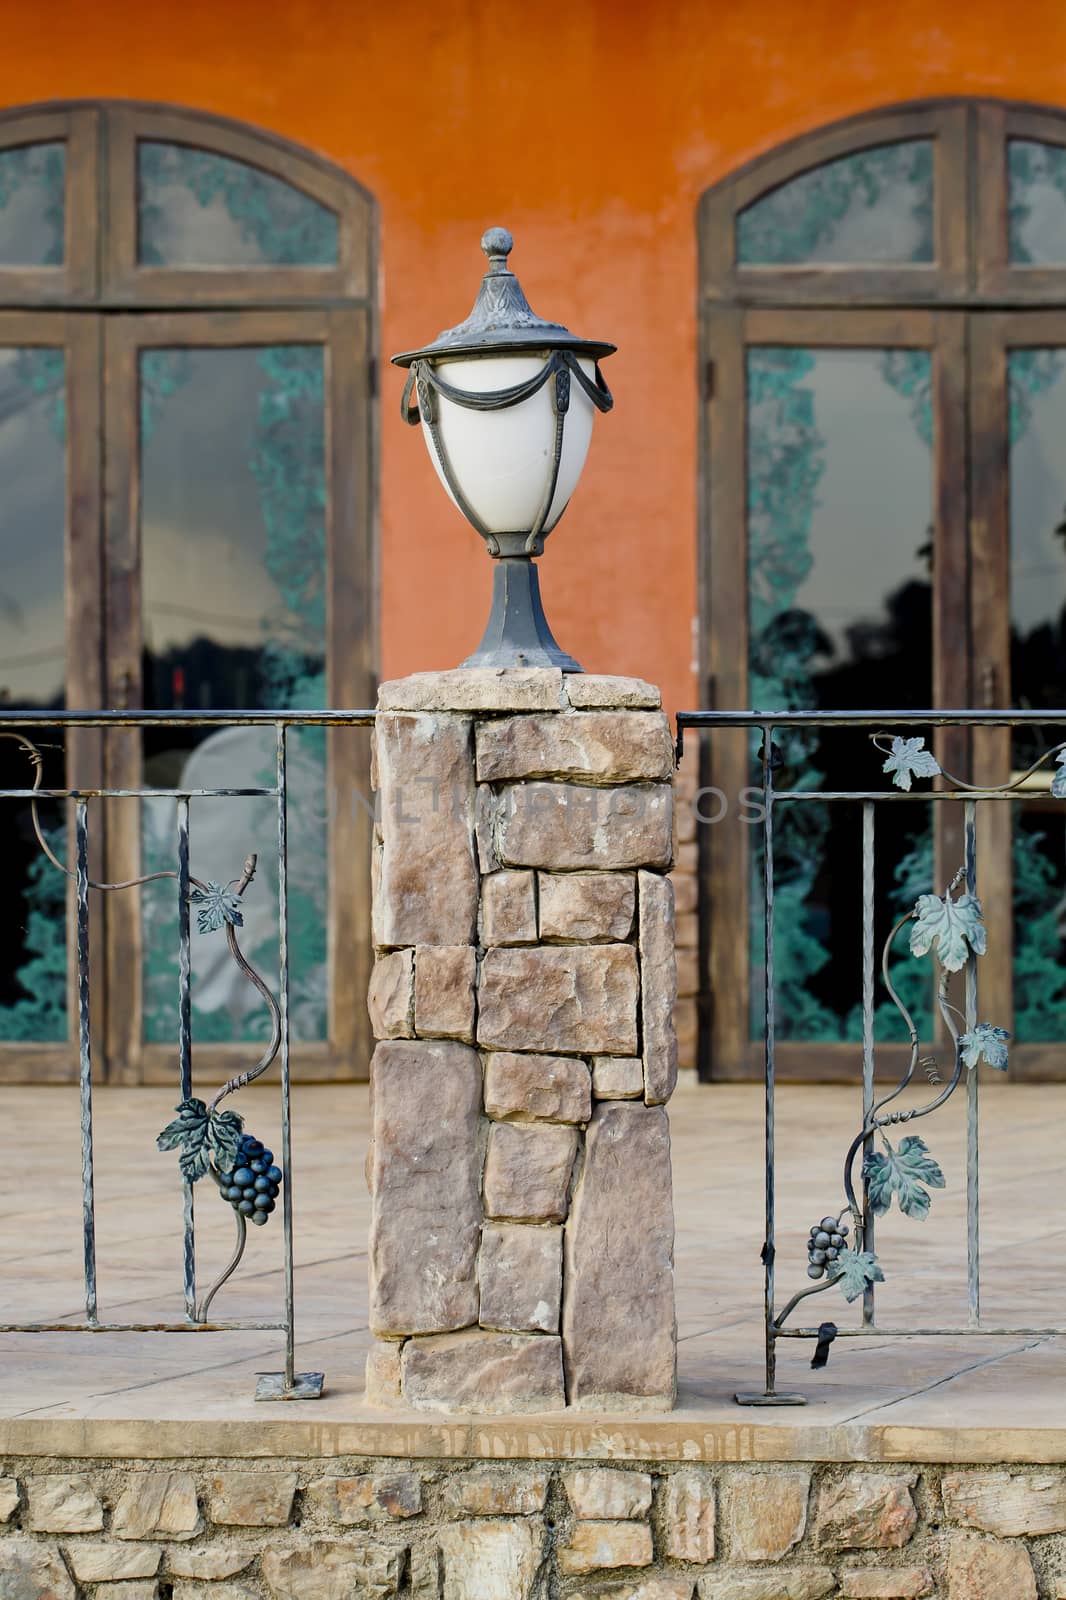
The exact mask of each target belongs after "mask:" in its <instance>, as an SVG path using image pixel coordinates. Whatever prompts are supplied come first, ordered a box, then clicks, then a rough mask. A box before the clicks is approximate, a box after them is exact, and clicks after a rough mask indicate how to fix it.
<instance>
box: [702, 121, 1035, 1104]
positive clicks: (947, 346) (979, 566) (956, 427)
mask: <svg viewBox="0 0 1066 1600" xmlns="http://www.w3.org/2000/svg"><path fill="white" fill-rule="evenodd" d="M923 136H925V137H933V138H935V139H936V141H937V156H936V164H935V168H934V171H935V183H936V190H935V205H936V208H937V209H936V213H935V224H934V226H935V237H936V239H937V257H938V259H937V263H936V266H935V267H934V268H929V267H924V266H920V267H910V266H893V267H877V268H873V267H871V268H866V267H854V266H848V267H834V266H831V265H829V266H821V265H819V266H817V267H815V266H810V267H779V266H767V267H752V266H739V265H737V264H736V262H735V259H734V256H735V240H736V234H735V221H736V217H737V215H738V213H739V212H740V211H741V210H743V209H744V208H745V207H746V206H747V205H749V204H751V203H752V202H753V201H754V200H756V199H758V198H759V197H760V196H761V195H764V194H766V193H769V192H770V191H772V190H773V189H774V188H776V187H778V186H779V185H780V184H781V183H784V182H786V181H788V180H789V179H790V178H793V177H796V176H798V175H800V174H801V173H803V172H806V171H809V170H811V169H812V168H814V167H817V166H820V165H822V164H823V163H825V162H827V161H832V160H835V159H837V158H839V157H840V156H843V155H847V154H849V153H851V152H853V151H856V150H862V149H867V148H870V147H872V146H873V145H876V144H880V143H886V142H899V141H902V140H906V139H912V138H920V137H923ZM1010 138H1025V139H1035V140H1039V141H1041V142H1044V143H1048V144H1053V145H1060V146H1063V147H1066V113H1063V112H1061V111H1056V110H1052V109H1050V108H1045V107H1039V106H1027V105H1019V104H1014V103H1004V102H999V101H990V100H985V99H966V100H948V101H931V102H924V103H920V104H915V105H909V106H900V107H896V108H893V109H892V110H890V111H882V112H874V113H870V114H868V115H866V116H860V117H857V118H854V119H852V120H850V121H848V122H846V123H841V124H838V125H836V126H833V127H830V128H828V129H825V130H822V131H821V132H818V133H815V134H813V135H809V136H806V137H803V138H800V139H798V140H795V141H793V142H792V143H790V144H788V145H786V146H784V147H782V148H781V149H780V150H777V151H774V152H773V153H772V154H771V155H770V156H768V157H763V158H760V159H758V160H756V161H754V162H752V163H751V164H750V165H749V166H748V167H746V168H744V169H743V170H742V171H741V172H739V173H737V174H735V175H733V176H732V177H731V178H729V179H728V180H725V181H724V182H722V183H720V184H718V185H716V186H715V187H714V188H713V189H711V190H709V191H708V192H707V193H706V194H705V195H704V196H703V199H702V201H701V204H700V211H699V246H700V269H699V274H700V275H699V297H700V308H701V317H700V367H699V370H700V374H701V384H702V391H703V403H702V408H701V411H702V415H701V430H700V483H699V523H700V536H699V572H698V586H699V593H700V623H701V626H700V685H701V691H700V700H701V704H703V705H704V706H707V707H710V708H717V709H729V708H732V707H739V706H742V705H745V704H746V702H747V608H746V606H737V605H736V603H735V597H736V596H737V595H746V594H747V592H748V577H747V530H746V482H745V479H746V472H745V454H746V450H745V433H746V417H745V407H744V404H743V401H742V400H740V401H739V402H738V396H741V397H742V396H743V395H744V391H745V364H744V351H745V348H746V347H747V346H749V345H751V344H758V343H760V342H761V343H768V342H774V343H781V344H794V345H808V346H815V347H817V346H821V347H826V346H831V345H834V344H836V345H841V344H844V345H847V344H851V345H873V346H876V345H878V344H881V343H885V342H887V343H902V344H904V345H906V344H908V343H910V344H912V345H913V344H914V343H919V344H922V343H927V344H928V347H929V348H930V349H933V350H934V352H935V355H934V363H935V364H934V405H935V415H936V416H937V419H938V426H937V428H936V432H935V443H934V450H935V458H934V485H935V495H934V521H935V526H936V528H937V531H938V540H939V547H938V550H937V582H936V587H935V590H934V645H933V651H934V655H933V681H934V691H935V695H936V701H937V704H939V705H940V706H943V707H945V708H948V707H962V706H965V705H971V704H974V703H977V702H978V701H982V700H986V699H987V692H988V691H987V689H986V685H987V684H988V683H992V684H994V686H995V687H994V689H993V690H992V694H993V699H994V701H999V702H1002V701H1004V700H1005V699H1009V685H1010V620H1009V614H1008V610H1007V607H1006V606H1005V604H1004V595H1006V594H1007V593H1008V591H1009V503H1008V491H1009V484H1008V476H1007V473H1008V457H1007V444H1006V439H1007V433H1006V424H1007V404H1008V397H1007V392H1006V360H1005V354H1006V351H1007V350H1008V349H1011V348H1022V347H1025V346H1026V345H1029V346H1046V345H1052V346H1053V345H1055V344H1057V343H1058V344H1062V346H1063V347H1064V348H1066V312H1063V311H1062V309H1061V307H1062V306H1063V305H1064V304H1066V263H1064V264H1063V266H1062V267H1029V266H1024V265H1018V264H1011V263H1010V262H1009V260H1008V236H1007V207H1008V193H1007V160H1006V151H1007V140H1008V139H1010ZM946 212H950V213H951V215H945V213H946ZM1052 306H1055V307H1056V308H1058V309H1055V310H1052V309H1051V307H1052ZM1041 308H1043V309H1041ZM922 318H925V319H927V322H926V323H925V324H924V326H925V328H926V333H925V335H924V336H923V337H920V338H916V335H917V334H918V332H919V330H920V329H921V328H922V326H923V324H922V322H921V321H920V320H918V319H922ZM771 334H772V339H771V337H770V335H771ZM945 563H946V565H945ZM960 640H961V641H963V642H964V643H965V646H966V648H965V652H962V651H960V650H959V649H958V645H957V641H960ZM728 737H731V736H727V735H725V734H721V733H720V734H718V735H716V736H715V741H714V742H715V743H721V742H722V741H724V740H726V739H727V738H728ZM711 742H712V741H710V740H704V741H703V748H702V750H701V757H700V761H701V782H707V783H709V782H716V783H717V784H718V786H719V787H722V788H726V787H727V785H728V783H730V782H731V783H733V784H738V783H739V784H740V785H743V784H744V783H746V782H747V781H748V780H747V764H746V763H747V754H746V747H744V748H742V747H741V745H740V744H739V742H738V743H737V744H736V747H735V748H734V749H733V751H732V753H730V754H727V755H726V756H724V757H723V756H722V755H719V756H718V757H717V759H716V762H715V764H714V765H713V766H712V765H711V764H710V763H711V761H712V757H711V752H710V750H709V748H708V747H709V745H710V744H711ZM937 749H938V754H939V755H940V758H941V761H942V763H943V764H944V765H946V766H948V767H950V768H951V770H952V771H954V772H956V773H958V774H959V775H960V776H963V777H966V776H970V777H972V778H974V779H975V780H976V781H980V780H981V779H982V778H984V779H987V780H988V781H992V780H993V779H995V780H998V778H999V777H1000V776H1001V775H1002V773H1003V772H1004V770H1006V769H1007V768H1008V767H1009V760H1010V741H1009V735H1007V734H1006V733H1005V732H1004V730H1002V729H986V730H980V731H978V732H976V733H975V734H974V735H973V736H972V738H968V737H967V736H966V735H965V734H964V733H962V732H961V731H959V730H941V731H940V733H939V734H938V744H937ZM723 761H724V762H725V765H724V766H723ZM723 777H724V779H725V781H723ZM982 813H983V815H982ZM1008 824H1009V812H1008V808H1007V807H1006V806H1003V807H1000V806H986V807H981V808H980V810H979V851H980V859H981V880H982V888H983V892H984V894H985V898H986V900H987V902H988V910H987V915H988V920H989V925H990V928H991V929H992V932H991V939H992V941H993V943H994V944H997V945H998V946H999V947H1001V948H1005V947H1006V945H1005V944H1004V940H1007V941H1009V939H1010V926H1011V909H1010V907H1011V861H1010V830H1009V825H1008ZM957 826H958V825H957V823H956V824H954V828H953V827H952V825H951V824H950V823H949V822H948V821H947V820H941V823H940V832H939V835H938V840H937V850H938V871H940V872H941V875H943V867H944V865H946V862H947V861H948V860H949V859H951V860H957V859H958V849H957V842H958V841H957V839H956V838H955V837H954V833H955V832H957ZM725 832H726V830H724V829H723V827H722V825H721V824H720V825H719V826H718V827H714V828H711V827H707V828H703V829H701V830H700V838H701V847H700V886H701V888H700V901H701V913H702V914H701V919H700V971H701V992H700V995H699V997H698V1004H699V1013H700V1072H701V1076H704V1077H712V1076H713V1077H714V1078H715V1079H727V1078H730V1077H733V1078H735V1077H741V1078H745V1077H757V1076H761V1073H762V1045H761V1041H755V1042H754V1043H753V1042H752V1041H751V1040H750V1039H748V1037H747V1035H748V1017H747V996H748V992H749V987H748V986H749V961H750V956H749V951H748V941H747V932H746V930H747V925H748V924H747V905H748V893H749V887H748V883H747V867H746V859H747V858H746V849H745V848H743V841H740V842H739V843H740V844H741V848H739V849H738V848H737V847H736V845H737V843H738V842H737V841H734V848H733V850H732V852H730V850H729V847H728V839H727V838H726V837H725ZM716 905H717V906H729V907H730V915H731V916H734V917H736V918H738V922H737V923H735V924H734V926H739V928H740V930H741V931H740V937H739V938H734V939H728V938H722V937H718V938H717V939H715V938H712V937H711V931H712V928H713V926H714V923H715V913H714V907H715V906H716ZM737 907H739V908H740V910H739V911H738V910H736V908H737ZM719 932H720V930H719ZM1012 986H1013V969H1012V966H1011V964H1010V963H1007V962H1004V963H999V964H998V965H996V964H990V965H989V967H988V968H987V969H986V971H985V972H983V973H982V1011H983V1012H984V1013H985V1014H987V1015H994V1016H995V1017H996V1019H997V1022H999V1023H1000V1024H1001V1025H1003V1026H1007V1027H1009V1026H1010V1025H1011V1018H1012V1011H1013V1006H1012ZM812 1051H814V1052H817V1069H816V1070H813V1071H812V1063H813V1062H814V1061H815V1057H814V1056H813V1055H812ZM776 1053H777V1065H778V1073H779V1076H781V1077H783V1078H785V1079H787V1078H789V1077H792V1078H798V1079H808V1080H809V1079H810V1078H812V1077H817V1078H820V1079H828V1080H833V1079H840V1078H842V1077H846V1078H848V1079H850V1078H851V1077H853V1075H854V1070H855V1065H854V1063H855V1053H854V1046H852V1045H840V1044H836V1043H833V1042H830V1043H828V1044H807V1043H799V1042H795V1043H794V1042H789V1041H784V1042H781V1041H779V1042H778V1045H777V1052H776ZM878 1059H879V1063H881V1064H883V1065H884V1066H885V1067H886V1068H887V1070H888V1071H890V1072H891V1071H893V1070H894V1069H895V1066H896V1064H897V1063H896V1059H895V1055H894V1053H893V1047H891V1046H889V1047H884V1046H879V1048H878ZM1011 1068H1012V1077H1014V1078H1017V1079H1025V1078H1029V1079H1043V1080H1055V1079H1061V1080H1066V1061H1064V1059H1063V1056H1062V1051H1061V1046H1060V1045H1059V1044H1057V1043H1055V1042H1052V1043H1033V1044H1023V1045H1012V1047H1011Z"/></svg>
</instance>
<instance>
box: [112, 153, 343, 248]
mask: <svg viewBox="0 0 1066 1600" xmlns="http://www.w3.org/2000/svg"><path fill="white" fill-rule="evenodd" d="M137 259H138V261H140V262H141V264H142V265H144V266H150V267H249V266H250V267H255V266H278V267H280V266H304V267H329V266H335V265H336V263H337V218H336V215H335V213H334V212H332V211H330V210H328V209H327V207H325V206H323V205H319V203H318V201H317V200H312V199H311V197H310V196H309V195H306V194H304V193H303V192H302V190H300V189H295V188H293V186H292V185H291V184H289V183H283V182H282V180H281V179H280V178H274V177H271V176H270V175H269V174H268V173H266V172H261V171H260V170H259V168H258V167H252V166H248V165H247V163H245V162H243V161H234V160H233V159H231V158H230V157H229V156H220V155H215V154H213V153H212V152H211V151H210V150H197V149H194V148H193V147H192V146H191V145H184V144H162V143H159V142H157V141H156V140H150V139H146V140H142V141H141V142H140V143H139V144H138V146H137Z"/></svg>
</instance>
